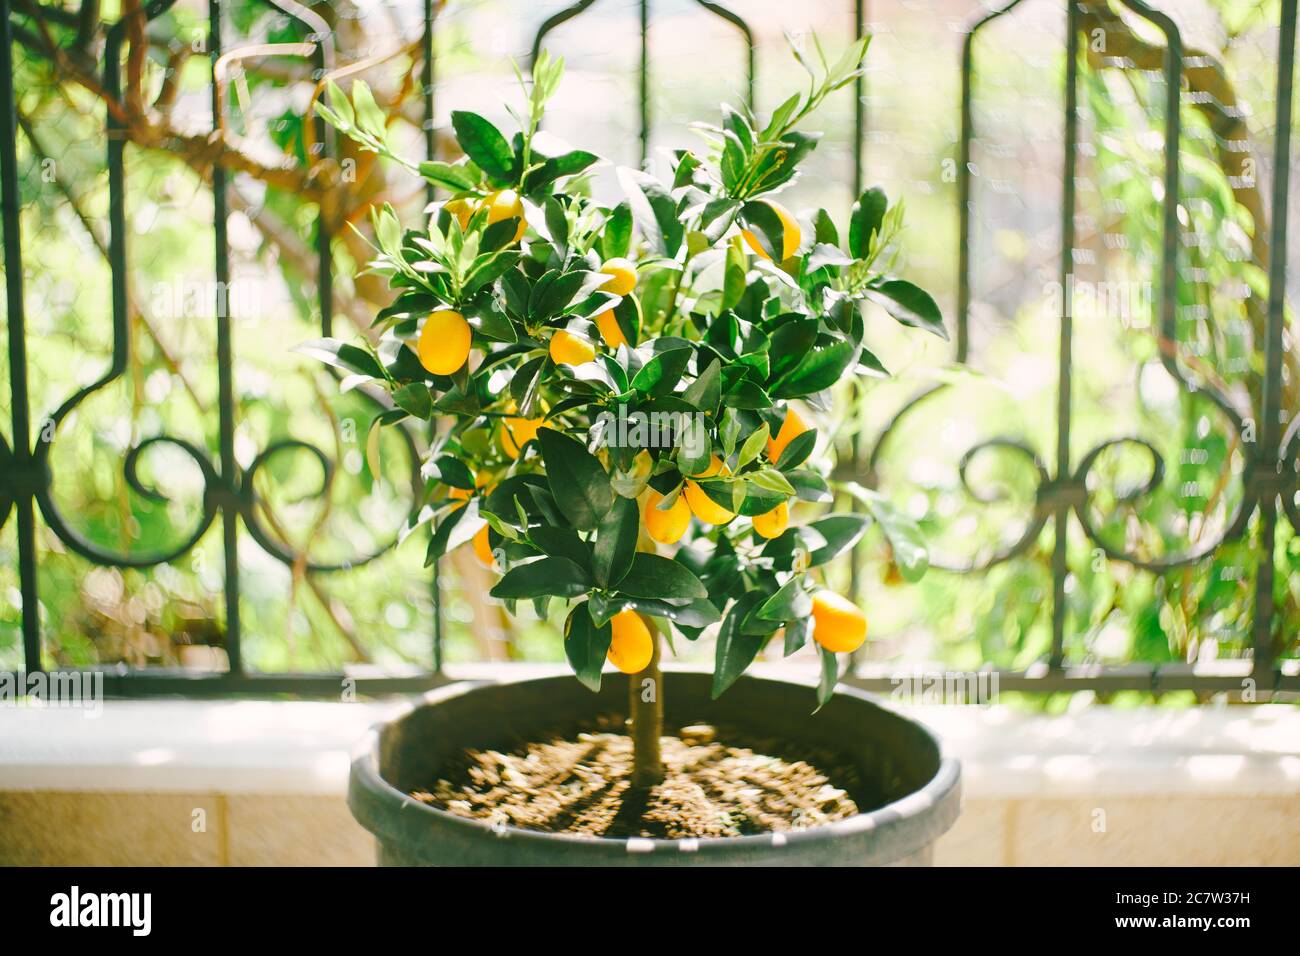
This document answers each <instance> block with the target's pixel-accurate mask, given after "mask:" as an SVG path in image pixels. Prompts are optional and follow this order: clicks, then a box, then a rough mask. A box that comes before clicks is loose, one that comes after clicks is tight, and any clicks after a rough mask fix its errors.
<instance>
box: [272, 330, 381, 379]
mask: <svg viewBox="0 0 1300 956" xmlns="http://www.w3.org/2000/svg"><path fill="white" fill-rule="evenodd" d="M293 351H295V352H300V353H302V354H303V355H309V356H311V357H312V358H314V359H316V360H318V361H321V362H324V363H325V364H326V365H332V366H334V367H335V368H340V369H342V370H343V371H345V372H353V373H355V374H357V375H369V376H370V377H371V378H383V377H384V369H383V366H381V365H380V364H379V360H378V359H377V358H375V357H374V355H372V354H371V353H369V352H367V351H366V350H365V349H362V348H358V347H357V346H355V345H349V344H348V343H346V342H342V341H340V340H338V339H312V340H311V341H310V342H303V343H302V344H300V345H296V346H294V348H293Z"/></svg>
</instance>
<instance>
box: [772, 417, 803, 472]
mask: <svg viewBox="0 0 1300 956" xmlns="http://www.w3.org/2000/svg"><path fill="white" fill-rule="evenodd" d="M807 430H808V425H807V423H806V422H804V420H803V419H802V418H800V417H799V413H798V412H796V411H795V410H794V409H793V408H790V409H787V410H786V413H785V421H783V422H782V423H781V430H780V431H778V432H777V433H776V437H775V438H768V440H767V460H768V461H770V462H771V463H772V464H774V465H775V464H776V463H777V462H778V461H779V460H780V459H781V453H782V452H783V451H785V446H786V445H788V444H790V442H792V441H794V440H795V439H796V438H798V437H799V436H800V435H802V434H803V433H804V432H806V431H807Z"/></svg>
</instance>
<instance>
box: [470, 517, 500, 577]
mask: <svg viewBox="0 0 1300 956" xmlns="http://www.w3.org/2000/svg"><path fill="white" fill-rule="evenodd" d="M474 557H476V558H478V560H479V563H480V564H482V565H483V566H484V567H487V568H490V567H493V566H495V564H496V557H495V556H494V555H493V554H492V545H490V544H489V543H488V526H487V525H484V526H483V527H481V528H479V529H478V534H476V535H474Z"/></svg>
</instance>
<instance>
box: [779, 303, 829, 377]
mask: <svg viewBox="0 0 1300 956" xmlns="http://www.w3.org/2000/svg"><path fill="white" fill-rule="evenodd" d="M820 327H821V322H819V321H818V320H817V319H815V318H806V319H805V318H795V319H794V320H793V321H788V322H786V323H785V324H784V325H782V326H780V327H779V328H777V329H776V330H775V331H773V332H772V338H771V344H770V345H769V346H768V352H769V354H770V356H771V363H772V373H771V377H772V379H773V380H774V381H777V382H779V381H780V380H781V377H782V376H784V375H786V374H787V373H788V372H789V371H790V370H791V369H793V368H795V367H796V366H797V365H798V364H799V362H800V361H801V360H802V359H803V357H804V356H805V355H807V354H808V352H809V351H810V350H811V349H812V347H813V345H814V344H816V342H817V332H818V330H819V329H820Z"/></svg>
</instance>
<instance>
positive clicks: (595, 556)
mask: <svg viewBox="0 0 1300 956" xmlns="http://www.w3.org/2000/svg"><path fill="white" fill-rule="evenodd" d="M640 530H641V512H640V511H639V510H638V509H637V504H636V502H635V501H633V500H631V499H630V498H621V497H620V498H616V499H615V500H614V504H613V506H612V507H611V508H610V509H609V512H608V513H607V514H606V515H605V517H604V519H602V521H601V522H600V527H598V528H597V529H596V543H595V546H594V547H593V548H592V559H591V569H592V572H593V573H594V574H595V576H596V583H597V584H599V585H600V586H601V587H602V588H609V587H615V586H617V585H618V583H619V581H621V580H623V577H624V576H625V575H626V574H627V572H628V571H629V570H630V569H631V567H632V558H633V556H634V555H635V554H636V541H637V535H638V533H639V532H640Z"/></svg>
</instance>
